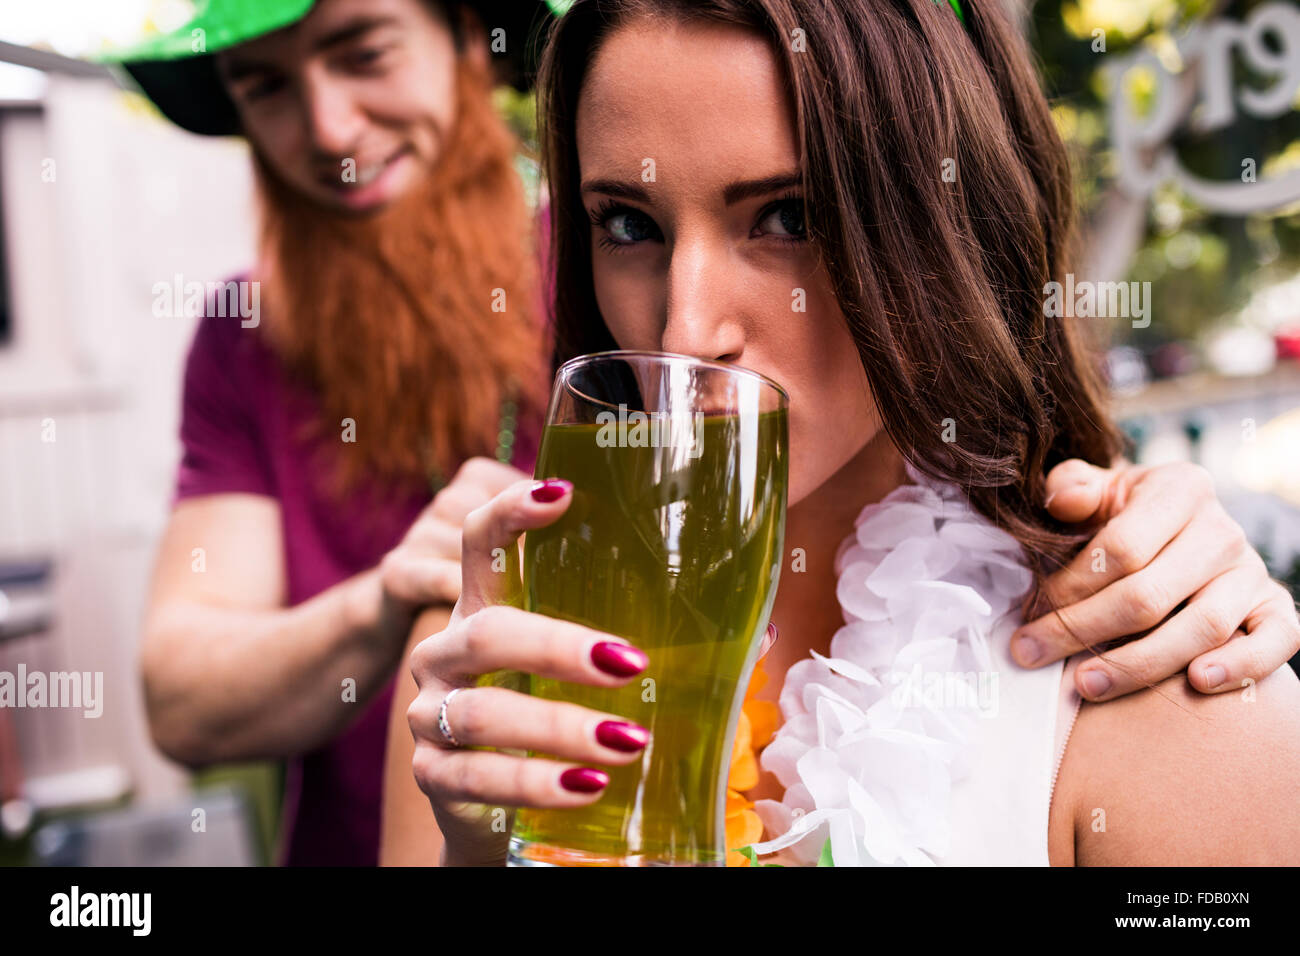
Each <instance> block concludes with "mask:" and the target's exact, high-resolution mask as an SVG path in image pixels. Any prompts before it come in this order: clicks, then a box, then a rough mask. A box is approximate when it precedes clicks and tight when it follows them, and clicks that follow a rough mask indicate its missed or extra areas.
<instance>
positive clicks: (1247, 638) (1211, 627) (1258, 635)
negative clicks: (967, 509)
mask: <svg viewBox="0 0 1300 956" xmlns="http://www.w3.org/2000/svg"><path fill="white" fill-rule="evenodd" d="M1047 498H1048V500H1047V508H1048V510H1049V511H1050V512H1051V513H1052V515H1053V516H1055V517H1056V518H1058V519H1060V520H1061V521H1067V522H1071V523H1085V522H1086V523H1090V524H1092V525H1093V526H1095V527H1097V528H1098V529H1099V530H1098V533H1097V534H1096V536H1095V537H1094V538H1093V539H1092V540H1091V541H1090V542H1089V543H1088V544H1087V545H1086V546H1084V548H1083V549H1082V550H1081V551H1080V552H1079V553H1078V554H1077V555H1076V556H1075V558H1074V560H1072V561H1071V562H1070V563H1069V564H1068V565H1066V566H1065V567H1064V568H1062V569H1061V570H1060V571H1058V572H1057V573H1055V574H1054V575H1052V576H1051V577H1050V578H1049V579H1048V580H1047V585H1046V588H1045V593H1044V594H1043V595H1042V598H1041V599H1040V603H1039V604H1038V605H1037V606H1035V607H1034V608H1032V609H1029V610H1028V611H1027V613H1026V615H1025V618H1026V620H1027V621H1028V623H1027V624H1024V625H1023V626H1021V627H1020V628H1019V629H1017V631H1016V632H1015V634H1014V635H1013V636H1012V645H1011V651H1012V655H1013V656H1014V657H1015V659H1016V660H1017V661H1018V662H1019V663H1020V664H1021V665H1023V666H1026V667H1038V666H1041V665H1043V664H1048V663H1051V662H1052V661H1057V660H1060V659H1061V658H1063V657H1068V656H1070V655H1072V654H1074V653H1076V652H1077V651H1079V650H1080V649H1081V648H1082V647H1093V648H1097V649H1099V650H1102V649H1104V647H1103V646H1104V645H1105V644H1107V643H1108V642H1110V641H1116V640H1122V639H1125V638H1128V637H1131V636H1133V635H1142V636H1141V637H1139V638H1138V639H1137V640H1133V641H1131V642H1130V643H1127V644H1125V645H1124V646H1122V647H1118V648H1116V649H1114V650H1110V651H1105V658H1106V660H1101V659H1100V658H1094V659H1092V660H1089V661H1085V662H1083V663H1082V664H1080V666H1079V668H1078V670H1077V672H1076V674H1075V686H1076V687H1077V688H1078V690H1079V693H1080V694H1081V695H1083V696H1084V697H1085V698H1086V699H1088V700H1094V701H1103V700H1110V699H1112V698H1115V697H1119V696H1122V695H1124V694H1128V693H1130V692H1131V691H1134V690H1137V689H1140V688H1142V687H1144V686H1147V685H1149V684H1154V683H1156V682H1158V681H1160V680H1162V679H1164V678H1166V677H1169V676H1171V675H1173V674H1176V673H1178V672H1179V671H1181V670H1183V669H1184V668H1186V669H1187V671H1188V676H1189V678H1190V682H1191V684H1192V686H1193V687H1195V688H1196V689H1197V690H1199V691H1201V692H1203V693H1219V692H1222V691H1227V690H1234V689H1237V688H1240V687H1241V686H1243V682H1245V681H1247V680H1259V679H1261V678H1263V677H1266V676H1268V675H1269V674H1271V673H1272V672H1273V671H1275V670H1277V668H1279V667H1281V666H1282V665H1284V664H1285V663H1286V661H1287V660H1288V659H1289V658H1290V657H1291V656H1292V655H1293V654H1295V653H1296V651H1297V650H1300V623H1298V622H1297V618H1296V607H1295V602H1294V601H1293V600H1292V598H1291V595H1290V593H1289V592H1288V591H1287V590H1286V588H1284V587H1283V586H1282V585H1280V584H1278V583H1277V582H1275V581H1272V580H1270V579H1269V576H1268V570H1267V569H1266V568H1265V566H1264V562H1263V561H1262V560H1261V559H1260V557H1259V555H1258V554H1256V553H1255V551H1254V549H1252V548H1251V546H1250V544H1249V543H1248V542H1247V540H1246V535H1245V533H1244V532H1243V531H1242V529H1241V527H1240V525H1238V524H1237V523H1236V522H1235V521H1233V520H1232V519H1231V518H1230V517H1229V516H1228V514H1227V512H1225V511H1224V510H1223V507H1222V505H1220V504H1219V501H1218V499H1217V498H1216V497H1215V493H1214V482H1213V480H1212V479H1211V477H1210V475H1209V472H1207V471H1206V470H1205V469H1204V468H1201V467H1200V466H1197V465H1191V464H1172V465H1161V466H1159V467H1150V468H1147V467H1136V466H1124V467H1121V468H1115V469H1103V468H1097V467H1095V466H1093V465H1089V464H1087V463H1086V462H1083V461H1079V460H1078V459H1072V460H1070V461H1066V462H1062V463H1061V464H1059V465H1057V466H1056V467H1055V468H1054V469H1052V471H1051V473H1050V474H1049V475H1048V476H1047ZM1184 602H1185V603H1184ZM1051 608H1056V609H1057V610H1056V611H1055V612H1052V611H1051ZM1037 614H1042V615H1043V616H1042V617H1038V618H1037V619H1036V620H1031V619H1030V618H1031V617H1033V616H1035V615H1037ZM1148 631H1149V632H1150V633H1144V632H1148Z"/></svg>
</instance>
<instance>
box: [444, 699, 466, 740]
mask: <svg viewBox="0 0 1300 956" xmlns="http://www.w3.org/2000/svg"><path fill="white" fill-rule="evenodd" d="M464 689H465V688H464V687H457V688H455V689H454V690H452V691H451V693H449V694H448V695H447V696H446V697H444V698H443V699H442V704H441V705H439V707H438V733H440V734H442V739H443V742H444V743H445V744H446V745H447V746H449V747H461V746H463V745H462V744H461V742H460V741H459V740H457V739H456V735H455V734H453V733H452V732H451V722H450V721H448V720H447V705H448V704H450V703H451V699H452V698H453V697H455V696H456V695H457V694H459V693H460V692H461V691H463V690H464Z"/></svg>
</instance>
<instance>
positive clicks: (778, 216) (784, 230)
mask: <svg viewBox="0 0 1300 956" xmlns="http://www.w3.org/2000/svg"><path fill="white" fill-rule="evenodd" d="M757 231H758V232H759V233H761V234H763V235H770V236H777V237H779V238H782V239H805V238H807V235H808V234H807V231H806V227H805V225H804V221H803V200H802V199H783V200H781V201H780V202H778V203H774V204H773V205H771V206H768V207H767V209H766V210H765V211H764V214H763V218H762V219H761V220H759V223H758V227H757Z"/></svg>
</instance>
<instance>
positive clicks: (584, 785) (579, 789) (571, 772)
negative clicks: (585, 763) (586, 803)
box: [560, 767, 609, 793]
mask: <svg viewBox="0 0 1300 956" xmlns="http://www.w3.org/2000/svg"><path fill="white" fill-rule="evenodd" d="M607 783H609V774H607V773H605V771H603V770H596V769H594V768H592V767H570V768H569V769H568V770H566V771H564V773H562V774H560V786H562V787H563V788H564V789H565V790H572V791H573V792H574V793H595V792H596V791H597V790H602V789H604V787H605V784H607Z"/></svg>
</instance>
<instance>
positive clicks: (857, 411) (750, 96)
mask: <svg viewBox="0 0 1300 956" xmlns="http://www.w3.org/2000/svg"><path fill="white" fill-rule="evenodd" d="M577 141H578V161H579V168H580V173H581V178H582V201H583V204H584V205H585V206H586V209H587V211H588V213H589V215H590V217H591V220H592V225H591V231H592V271H593V274H594V277H595V290H596V299H597V302H598V304H599V306H600V312H601V315H602V316H603V317H604V320H605V323H606V325H607V326H608V328H609V330H610V333H611V334H612V335H613V336H614V339H615V341H617V343H618V345H619V347H620V348H626V349H652V350H663V351H668V352H679V353H683V354H687V355H694V356H696V357H699V358H705V359H713V360H717V361H720V362H729V363H735V364H737V365H741V366H744V367H746V368H750V369H753V370H754V371H756V372H761V373H762V374H764V375H767V376H769V377H771V378H773V379H775V380H776V381H777V382H779V383H780V384H781V385H782V386H784V387H785V389H786V391H787V392H788V393H789V395H790V441H791V456H790V457H791V467H790V483H791V487H790V503H791V504H794V503H796V502H798V501H799V500H801V499H802V498H804V497H806V496H807V495H809V494H810V493H811V492H813V491H814V490H816V489H817V488H818V487H819V486H820V485H821V484H822V483H823V482H824V481H826V480H827V479H828V478H830V477H831V476H832V475H833V474H835V472H837V471H838V470H839V469H840V468H841V467H843V466H844V465H845V464H846V463H847V462H848V461H849V460H850V459H852V458H853V457H854V456H855V455H856V454H857V453H858V452H859V451H861V449H862V447H863V446H864V445H865V444H866V443H867V442H868V441H869V440H870V439H871V438H872V436H874V435H875V434H876V432H877V431H878V430H879V418H878V416H877V414H876V410H875V406H874V404H873V402H872V400H871V396H870V391H869V389H868V385H867V380H866V375H865V373H864V372H863V369H862V364H861V362H860V360H859V358H858V352H857V348H856V346H855V345H854V342H853V339H852V336H851V335H850V334H849V331H848V328H847V326H846V325H845V322H844V317H843V315H842V313H841V312H840V309H839V306H838V305H837V303H836V301H835V297H834V295H833V294H832V292H831V288H830V279H829V275H828V273H827V271H826V269H825V268H824V267H823V266H821V265H820V264H819V262H818V260H817V255H816V253H815V251H814V249H813V248H812V247H811V245H810V244H809V242H808V241H807V240H806V238H805V236H804V225H803V201H802V187H801V185H800V182H801V180H800V175H799V172H800V165H799V163H800V157H799V149H798V136H797V132H796V127H795V119H794V110H793V106H792V103H791V101H790V98H789V96H788V95H787V93H786V91H785V88H784V85H783V82H782V70H781V67H780V64H779V62H778V60H777V58H776V56H775V54H774V53H773V51H772V50H771V49H770V48H769V46H768V44H767V43H766V41H765V40H764V39H763V38H762V37H760V36H758V35H757V34H754V33H751V32H749V31H746V30H742V29H738V28H734V27H729V26H725V25H718V24H686V23H678V22H676V21H672V20H663V21H659V20H648V19H647V20H635V21H632V22H629V23H628V24H626V25H624V26H622V27H620V28H619V29H617V30H616V31H615V32H614V33H612V34H611V35H610V36H609V37H608V39H607V40H606V41H605V43H604V44H603V45H602V46H601V48H600V50H599V52H598V54H597V56H596V58H595V61H594V62H593V63H592V64H591V67H590V69H589V71H588V73H587V77H586V80H585V82H584V85H583V88H582V91H581V95H580V99H579V103H578V114H577Z"/></svg>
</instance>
